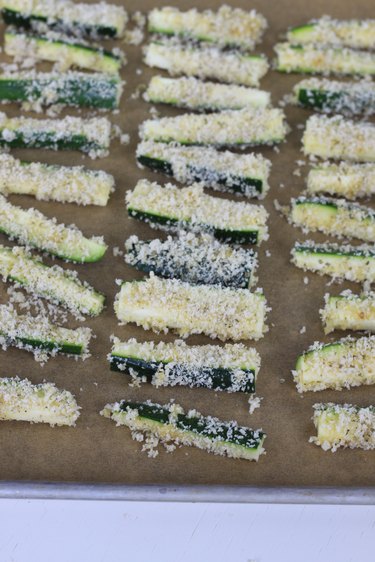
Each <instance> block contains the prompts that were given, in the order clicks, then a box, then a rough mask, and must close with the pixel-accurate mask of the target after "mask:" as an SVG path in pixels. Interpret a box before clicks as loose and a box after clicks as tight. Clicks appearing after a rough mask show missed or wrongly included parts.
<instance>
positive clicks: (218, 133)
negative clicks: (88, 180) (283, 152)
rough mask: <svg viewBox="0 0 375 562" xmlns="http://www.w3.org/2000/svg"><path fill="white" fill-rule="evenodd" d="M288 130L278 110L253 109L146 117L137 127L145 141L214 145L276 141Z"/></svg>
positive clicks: (257, 143)
mask: <svg viewBox="0 0 375 562" xmlns="http://www.w3.org/2000/svg"><path fill="white" fill-rule="evenodd" d="M287 132H288V128H287V125H286V122H285V115H284V112H283V111H282V110H281V109H254V108H252V109H249V108H247V109H238V110H226V111H220V112H218V113H210V114H196V113H185V114H183V115H178V116H176V117H162V118H160V119H148V120H146V121H144V122H143V123H142V124H141V126H140V129H139V133H140V137H141V139H142V140H146V141H147V140H151V141H157V142H165V143H179V144H182V145H203V146H205V145H208V146H217V147H225V146H240V147H241V146H255V145H261V144H275V143H279V142H281V141H283V140H284V139H285V136H286V134H287Z"/></svg>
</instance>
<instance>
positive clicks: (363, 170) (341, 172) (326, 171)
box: [307, 162, 375, 199]
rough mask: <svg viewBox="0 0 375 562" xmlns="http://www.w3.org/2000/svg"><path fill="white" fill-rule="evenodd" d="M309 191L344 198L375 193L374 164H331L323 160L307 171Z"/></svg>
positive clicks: (354, 197)
mask: <svg viewBox="0 0 375 562" xmlns="http://www.w3.org/2000/svg"><path fill="white" fill-rule="evenodd" d="M307 191H308V192H309V193H329V194H330V195H341V196H343V197H345V198H346V199H357V198H359V197H367V196H369V195H373V194H375V164H349V163H347V162H340V163H339V164H333V163H331V162H323V163H322V164H321V165H319V166H318V167H314V168H313V169H312V170H310V171H309V174H308V176H307Z"/></svg>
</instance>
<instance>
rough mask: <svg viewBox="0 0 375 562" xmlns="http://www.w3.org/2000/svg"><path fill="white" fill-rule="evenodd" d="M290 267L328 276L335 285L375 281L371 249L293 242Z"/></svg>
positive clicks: (368, 247)
mask: <svg viewBox="0 0 375 562" xmlns="http://www.w3.org/2000/svg"><path fill="white" fill-rule="evenodd" d="M292 263H294V265H296V266H297V267H299V268H301V269H303V270H304V271H314V272H316V273H318V274H319V275H330V276H331V277H332V278H333V279H334V280H337V281H340V280H342V279H346V280H348V281H355V282H358V283H364V282H368V283H373V282H374V281H375V250H374V247H373V246H371V245H366V244H362V245H360V246H349V245H339V244H333V243H330V244H328V243H325V244H316V243H315V242H313V241H311V240H306V241H305V242H296V244H295V246H294V247H293V249H292Z"/></svg>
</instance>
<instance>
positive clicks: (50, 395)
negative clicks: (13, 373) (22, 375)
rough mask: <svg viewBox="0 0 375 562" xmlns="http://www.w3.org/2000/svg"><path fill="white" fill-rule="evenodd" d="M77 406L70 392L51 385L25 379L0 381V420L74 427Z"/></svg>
mask: <svg viewBox="0 0 375 562" xmlns="http://www.w3.org/2000/svg"><path fill="white" fill-rule="evenodd" d="M79 409H80V408H79V406H78V405H77V402H76V400H75V398H74V396H73V394H71V393H70V392H69V391H67V390H59V389H58V388H57V387H56V386H55V385H54V384H53V383H51V382H47V383H42V384H31V382H30V381H29V380H28V379H19V378H18V377H14V378H2V379H0V419H1V420H17V421H28V422H30V423H48V424H50V425H51V426H54V425H58V426H59V425H70V426H74V425H75V424H76V421H77V419H78V417H79Z"/></svg>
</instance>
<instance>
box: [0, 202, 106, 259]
mask: <svg viewBox="0 0 375 562" xmlns="http://www.w3.org/2000/svg"><path fill="white" fill-rule="evenodd" d="M0 232H3V233H4V234H6V235H7V236H9V237H10V238H11V239H17V240H19V241H20V242H21V243H22V244H25V245H26V246H31V247H34V248H38V249H40V250H45V251H46V252H48V253H50V254H52V255H55V256H57V257H60V258H64V259H66V260H69V261H74V262H80V263H89V262H96V261H98V260H100V259H102V257H103V256H104V254H105V252H106V250H107V246H106V244H105V243H104V241H103V238H98V237H97V238H85V237H84V236H83V234H82V232H81V231H80V230H78V229H75V228H69V227H66V226H65V225H63V224H58V223H56V220H55V219H52V220H51V219H48V218H47V217H46V216H44V215H43V214H42V213H40V212H39V211H37V210H36V209H33V208H30V209H27V210H25V209H22V208H21V207H17V206H16V205H12V204H11V203H8V201H7V200H6V199H5V197H3V196H2V195H0Z"/></svg>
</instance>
